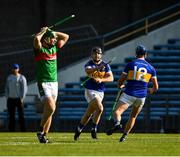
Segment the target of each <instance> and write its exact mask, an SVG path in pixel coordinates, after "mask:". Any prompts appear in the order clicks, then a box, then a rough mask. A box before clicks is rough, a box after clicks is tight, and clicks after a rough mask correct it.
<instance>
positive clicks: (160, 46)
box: [154, 44, 180, 50]
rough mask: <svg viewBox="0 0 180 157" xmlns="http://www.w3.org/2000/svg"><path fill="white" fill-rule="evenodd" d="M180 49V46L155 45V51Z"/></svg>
mask: <svg viewBox="0 0 180 157" xmlns="http://www.w3.org/2000/svg"><path fill="white" fill-rule="evenodd" d="M163 48H165V49H180V44H161V45H154V49H155V50H160V49H163Z"/></svg>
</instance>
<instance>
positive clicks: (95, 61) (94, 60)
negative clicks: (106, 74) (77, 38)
mask: <svg viewBox="0 0 180 157" xmlns="http://www.w3.org/2000/svg"><path fill="white" fill-rule="evenodd" d="M93 62H94V63H96V64H98V63H100V62H101V58H100V59H93Z"/></svg>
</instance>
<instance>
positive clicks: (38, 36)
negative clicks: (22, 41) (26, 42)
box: [33, 27, 48, 49]
mask: <svg viewBox="0 0 180 157" xmlns="http://www.w3.org/2000/svg"><path fill="white" fill-rule="evenodd" d="M47 29H48V27H43V28H41V31H40V32H39V33H37V34H36V35H35V37H34V41H33V46H34V48H35V49H40V48H41V47H42V44H41V38H42V37H43V35H44V34H45V33H46V31H47Z"/></svg>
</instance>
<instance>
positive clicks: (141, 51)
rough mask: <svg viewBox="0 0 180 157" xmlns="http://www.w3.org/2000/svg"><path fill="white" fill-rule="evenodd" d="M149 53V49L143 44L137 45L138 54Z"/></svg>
mask: <svg viewBox="0 0 180 157" xmlns="http://www.w3.org/2000/svg"><path fill="white" fill-rule="evenodd" d="M146 53H147V49H146V47H145V46H143V45H138V46H137V47H136V56H138V57H139V56H144V55H145V54H146Z"/></svg>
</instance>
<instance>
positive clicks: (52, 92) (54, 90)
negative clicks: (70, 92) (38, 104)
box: [38, 82, 58, 101]
mask: <svg viewBox="0 0 180 157" xmlns="http://www.w3.org/2000/svg"><path fill="white" fill-rule="evenodd" d="M38 89H39V94H40V96H41V100H43V99H44V98H46V97H53V98H54V100H55V101H56V100H57V95H58V82H43V83H38Z"/></svg>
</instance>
